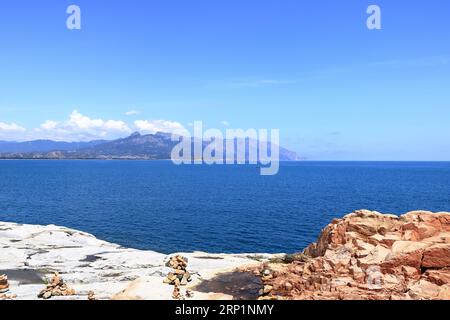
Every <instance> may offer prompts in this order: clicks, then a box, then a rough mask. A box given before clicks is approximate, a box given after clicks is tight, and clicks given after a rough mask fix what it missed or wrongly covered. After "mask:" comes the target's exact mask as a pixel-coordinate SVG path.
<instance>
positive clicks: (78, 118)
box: [34, 110, 132, 141]
mask: <svg viewBox="0 0 450 320" xmlns="http://www.w3.org/2000/svg"><path fill="white" fill-rule="evenodd" d="M34 132H35V134H34V136H35V138H36V136H38V137H39V138H40V139H52V140H59V141H89V140H95V139H116V138H120V137H123V136H125V135H127V134H130V133H131V132H132V130H131V129H130V128H129V127H128V125H127V124H126V123H125V122H123V121H119V120H103V119H91V118H89V117H87V116H84V115H82V114H81V113H79V112H78V111H77V110H74V111H73V112H72V113H71V114H70V117H69V119H68V120H66V121H62V122H57V121H53V120H47V121H45V122H44V123H43V124H41V126H40V127H39V128H36V129H34Z"/></svg>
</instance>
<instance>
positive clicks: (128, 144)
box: [0, 132, 299, 161]
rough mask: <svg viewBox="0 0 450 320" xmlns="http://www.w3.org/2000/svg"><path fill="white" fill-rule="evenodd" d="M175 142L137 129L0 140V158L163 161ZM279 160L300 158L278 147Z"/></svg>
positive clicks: (168, 156) (163, 135) (164, 136)
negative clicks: (95, 136) (103, 136)
mask: <svg viewBox="0 0 450 320" xmlns="http://www.w3.org/2000/svg"><path fill="white" fill-rule="evenodd" d="M224 143H225V141H224ZM236 143H237V142H236V141H235V144H236ZM177 144H178V142H177V141H172V140H171V134H168V133H161V132H159V133H156V134H147V135H141V134H140V133H137V132H136V133H133V134H132V135H130V136H129V137H126V138H121V139H117V140H112V141H105V140H95V141H90V142H58V141H51V140H35V141H28V142H6V141H0V159H124V160H163V159H164V160H166V159H170V157H171V152H172V149H173V147H174V146H175V145H177ZM206 145H207V143H203V147H205V146H206ZM269 151H270V144H269ZM225 156H226V155H225ZM246 159H248V152H246ZM280 160H281V161H295V160H299V157H298V155H297V154H296V153H295V152H293V151H290V150H287V149H285V148H281V147H280Z"/></svg>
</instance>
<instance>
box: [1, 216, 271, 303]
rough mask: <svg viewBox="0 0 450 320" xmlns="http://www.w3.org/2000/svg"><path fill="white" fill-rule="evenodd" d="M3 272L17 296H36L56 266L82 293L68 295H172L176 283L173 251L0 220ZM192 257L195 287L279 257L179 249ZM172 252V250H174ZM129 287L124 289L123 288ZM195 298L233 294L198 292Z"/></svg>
mask: <svg viewBox="0 0 450 320" xmlns="http://www.w3.org/2000/svg"><path fill="white" fill-rule="evenodd" d="M0 248H1V249H0V274H2V273H5V274H7V275H8V278H9V280H10V281H9V282H10V290H9V292H8V294H15V295H17V299H22V300H30V299H37V294H38V293H39V292H40V290H42V289H43V288H44V287H45V284H44V280H45V279H48V278H50V277H51V275H52V273H53V272H55V271H57V272H59V273H60V274H61V277H62V278H63V279H64V281H65V282H66V283H68V285H69V286H70V287H72V288H74V289H75V291H76V292H77V294H76V295H75V296H73V297H66V298H65V299H87V293H88V292H89V291H90V290H92V291H94V293H95V296H96V298H98V299H111V298H112V297H113V296H114V297H115V298H120V299H147V300H152V299H155V300H166V299H172V297H171V295H172V290H173V287H172V286H170V285H167V284H164V283H163V280H164V278H165V276H166V275H167V274H168V272H170V268H167V267H166V266H165V263H166V261H167V260H168V259H169V256H168V255H164V254H160V253H157V252H153V251H142V250H136V249H128V248H123V247H121V246H119V245H116V244H112V243H108V242H105V241H102V240H99V239H96V238H95V237H94V236H93V235H90V234H87V233H84V232H81V231H77V230H72V229H68V228H64V227H57V226H53V225H50V226H36V225H21V224H14V223H5V222H0ZM180 254H181V255H182V256H184V257H186V258H188V260H189V263H188V271H189V272H190V273H191V274H192V277H193V281H192V283H190V285H189V287H190V288H195V286H196V285H197V284H199V283H201V282H202V281H203V280H207V279H211V278H213V277H215V276H216V275H218V274H221V273H226V272H230V271H234V270H235V269H236V268H239V267H243V266H248V265H251V264H255V263H259V262H260V261H264V260H267V259H270V258H272V257H274V255H267V254H258V255H256V254H237V255H233V254H231V255H230V254H208V253H202V252H194V253H180ZM171 256H172V255H171ZM124 290H125V291H124ZM194 298H195V299H224V298H225V299H226V298H232V297H231V296H228V295H224V294H221V293H220V292H217V293H205V292H203V293H202V292H195V291H194Z"/></svg>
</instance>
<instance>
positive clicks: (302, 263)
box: [0, 210, 450, 300]
mask: <svg viewBox="0 0 450 320" xmlns="http://www.w3.org/2000/svg"><path fill="white" fill-rule="evenodd" d="M0 246H1V247H2V250H1V251H0V286H1V284H2V283H1V282H2V281H3V283H4V284H5V283H7V282H8V284H9V285H8V287H7V288H6V289H7V291H6V293H5V292H3V298H4V299H19V300H34V299H38V295H39V296H40V297H42V296H44V297H46V298H52V299H58V300H59V299H64V300H66V299H69V300H73V299H75V300H79V299H81V300H83V299H92V298H93V297H95V299H101V300H104V299H105V300H106V299H115V300H171V299H177V300H179V299H191V300H233V299H238V300H239V299H243V300H256V299H261V300H349V299H351V300H450V213H448V212H438V213H433V212H428V211H413V212H409V213H407V214H404V215H401V216H397V215H391V214H381V213H379V212H376V211H368V210H358V211H355V212H353V213H351V214H348V215H346V216H345V217H343V218H342V219H334V220H333V221H332V222H331V223H330V224H329V225H328V226H326V227H325V228H324V229H323V230H322V232H321V234H320V236H319V238H318V240H317V242H315V243H312V244H310V245H309V246H308V247H307V248H306V249H305V250H303V252H301V253H298V254H211V253H205V252H192V253H179V254H172V255H165V254H161V253H157V252H154V251H143V250H137V249H130V248H124V247H122V246H120V245H117V244H112V243H109V242H106V241H102V240H99V239H97V238H95V237H94V236H93V235H91V234H88V233H85V232H82V231H78V230H73V229H69V228H65V227H57V226H53V225H49V226H37V225H24V224H16V223H7V222H0ZM2 275H4V276H3V278H1V276H2ZM2 279H3V280H2ZM45 279H47V282H45ZM46 283H47V289H45V285H46ZM61 285H62V287H61ZM60 288H63V289H64V290H63V291H61V289H60ZM0 289H1V287H0ZM43 289H44V291H43ZM45 290H47V291H45ZM52 290H53V291H52ZM47 292H53V293H55V292H56V294H55V295H54V296H52V294H51V293H50V294H47V296H45V294H46V293H47ZM66 293H67V295H66ZM1 297H2V296H0V298H1Z"/></svg>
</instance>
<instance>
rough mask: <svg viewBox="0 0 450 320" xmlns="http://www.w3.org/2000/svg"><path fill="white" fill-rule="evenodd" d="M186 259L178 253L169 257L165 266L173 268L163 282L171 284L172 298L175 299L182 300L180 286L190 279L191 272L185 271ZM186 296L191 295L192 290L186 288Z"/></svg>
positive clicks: (189, 296)
mask: <svg viewBox="0 0 450 320" xmlns="http://www.w3.org/2000/svg"><path fill="white" fill-rule="evenodd" d="M187 264H188V259H187V258H185V257H182V256H180V255H176V256H173V257H171V258H170V259H169V261H168V262H167V264H166V266H167V267H170V268H172V269H173V271H171V272H169V274H168V275H167V277H166V278H165V279H164V283H166V284H169V285H173V286H174V289H173V293H172V298H174V299H176V300H184V299H185V297H184V296H183V295H182V294H181V291H180V287H181V286H186V285H187V284H188V283H189V282H190V281H191V280H192V279H191V274H190V273H189V272H188V271H187ZM186 297H187V298H191V297H192V291H190V290H186Z"/></svg>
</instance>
